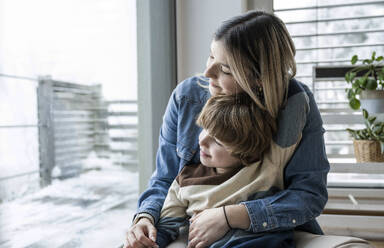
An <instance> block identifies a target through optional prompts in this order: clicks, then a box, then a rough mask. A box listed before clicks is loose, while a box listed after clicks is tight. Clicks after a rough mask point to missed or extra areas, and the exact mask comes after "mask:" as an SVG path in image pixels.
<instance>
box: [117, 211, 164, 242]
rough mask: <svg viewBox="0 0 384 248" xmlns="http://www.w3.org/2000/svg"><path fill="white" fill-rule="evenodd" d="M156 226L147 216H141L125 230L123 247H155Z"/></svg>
mask: <svg viewBox="0 0 384 248" xmlns="http://www.w3.org/2000/svg"><path fill="white" fill-rule="evenodd" d="M155 241H156V228H155V227H154V226H153V225H152V223H151V221H150V220H149V219H148V218H145V217H144V218H141V219H140V220H139V221H138V222H137V223H136V224H135V225H133V226H131V228H129V230H128V232H127V240H126V244H125V245H124V248H157V247H158V245H157V244H156V243H155Z"/></svg>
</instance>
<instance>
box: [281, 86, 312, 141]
mask: <svg viewBox="0 0 384 248" xmlns="http://www.w3.org/2000/svg"><path fill="white" fill-rule="evenodd" d="M308 92H309V89H308V87H307V86H306V85H304V84H303V83H300V82H299V81H297V80H295V79H292V80H291V81H290V82H289V88H288V99H287V102H286V104H285V105H284V107H283V108H282V109H280V111H279V115H278V127H279V129H278V131H277V134H276V135H275V137H274V141H275V143H277V144H278V145H279V146H281V147H289V146H291V145H293V144H295V143H297V142H298V140H299V138H300V136H301V133H302V131H303V129H304V126H305V123H306V121H307V115H308V113H309V111H310V105H309V97H308Z"/></svg>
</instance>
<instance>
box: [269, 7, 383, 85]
mask: <svg viewBox="0 0 384 248" xmlns="http://www.w3.org/2000/svg"><path fill="white" fill-rule="evenodd" d="M274 12H275V14H276V15H277V16H279V17H280V18H281V19H282V20H283V21H284V22H285V23H286V25H287V28H288V31H289V32H290V34H291V35H292V38H293V40H294V42H295V45H296V48H297V55H296V61H297V65H298V75H297V77H298V78H299V79H301V80H302V81H303V82H304V83H307V84H309V85H311V80H312V68H313V66H314V65H340V64H350V63H349V61H350V59H351V57H352V56H353V55H354V54H357V55H358V56H359V58H368V57H369V56H370V55H371V54H372V51H376V53H377V54H380V55H382V54H384V1H362V0H305V1H304V0H297V1H284V0H275V1H274Z"/></svg>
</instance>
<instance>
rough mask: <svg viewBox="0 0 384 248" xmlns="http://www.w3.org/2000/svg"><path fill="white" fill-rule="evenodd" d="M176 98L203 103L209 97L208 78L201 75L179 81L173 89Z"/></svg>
mask: <svg viewBox="0 0 384 248" xmlns="http://www.w3.org/2000/svg"><path fill="white" fill-rule="evenodd" d="M175 94H176V98H177V99H178V100H182V99H185V100H187V101H193V102H200V103H205V102H206V101H207V99H208V97H209V91H208V79H207V78H205V77H203V76H193V77H190V78H187V79H185V80H184V81H182V82H181V83H179V84H178V85H177V87H176V89H175Z"/></svg>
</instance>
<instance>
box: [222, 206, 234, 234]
mask: <svg viewBox="0 0 384 248" xmlns="http://www.w3.org/2000/svg"><path fill="white" fill-rule="evenodd" d="M223 212H224V217H225V220H226V221H227V225H228V227H229V229H232V227H231V225H230V224H229V221H228V217H227V212H226V211H225V206H223Z"/></svg>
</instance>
